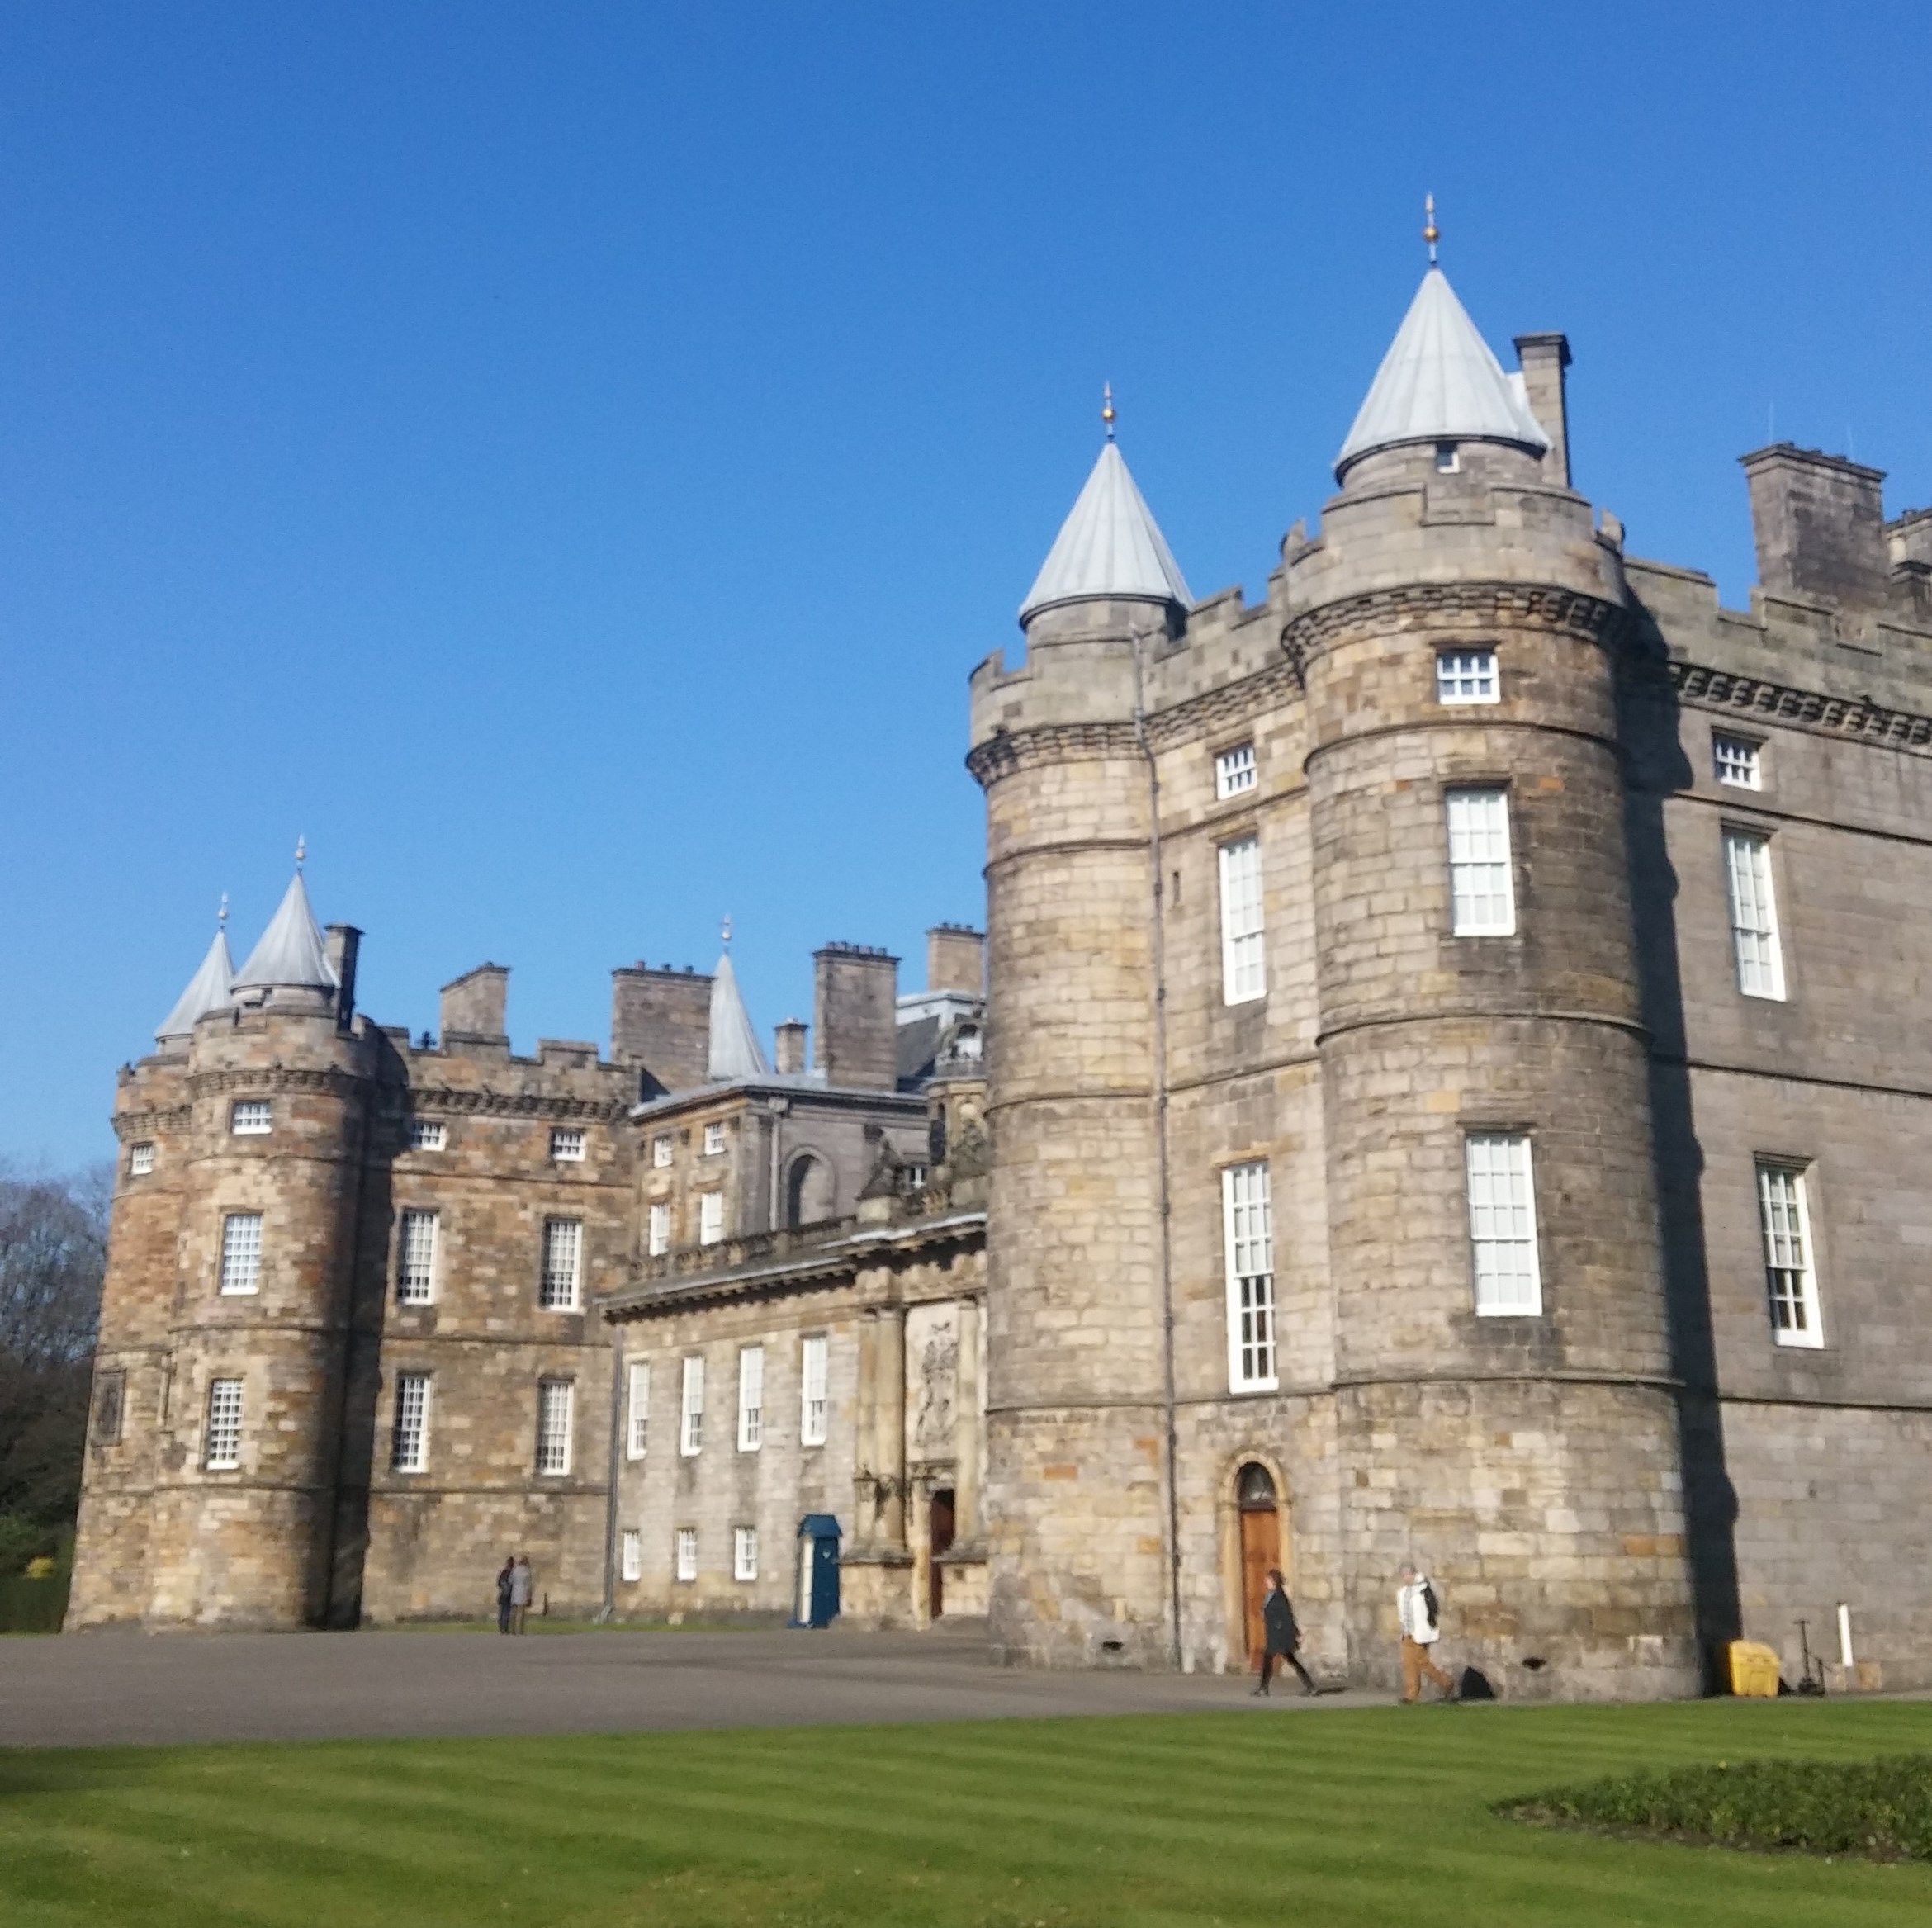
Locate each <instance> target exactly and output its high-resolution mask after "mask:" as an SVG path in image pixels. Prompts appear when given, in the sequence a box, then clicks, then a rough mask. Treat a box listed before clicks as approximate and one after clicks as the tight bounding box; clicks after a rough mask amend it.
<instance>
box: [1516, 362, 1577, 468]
mask: <svg viewBox="0 0 1932 1928" xmlns="http://www.w3.org/2000/svg"><path fill="white" fill-rule="evenodd" d="M1516 359H1517V362H1518V365H1519V366H1520V367H1522V386H1523V390H1524V392H1525V393H1526V394H1527V396H1529V405H1530V413H1531V414H1533V415H1534V416H1535V417H1536V418H1537V421H1538V422H1540V423H1541V424H1542V429H1543V433H1545V434H1546V435H1547V436H1548V437H1549V438H1550V452H1549V453H1548V454H1547V455H1546V456H1545V457H1543V467H1544V469H1545V470H1546V472H1547V473H1548V475H1549V476H1550V479H1551V481H1554V482H1560V483H1561V484H1562V485H1563V486H1564V487H1565V489H1567V488H1568V487H1569V486H1570V395H1569V382H1568V380H1567V378H1566V377H1565V373H1564V371H1565V369H1566V368H1568V367H1569V366H1570V337H1569V336H1568V335H1565V334H1519V335H1518V337H1517V338H1516Z"/></svg>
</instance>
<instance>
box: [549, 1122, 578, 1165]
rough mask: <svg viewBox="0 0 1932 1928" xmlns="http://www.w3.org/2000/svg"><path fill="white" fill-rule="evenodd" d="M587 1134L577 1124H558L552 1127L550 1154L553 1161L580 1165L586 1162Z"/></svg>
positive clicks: (561, 1163)
mask: <svg viewBox="0 0 1932 1928" xmlns="http://www.w3.org/2000/svg"><path fill="white" fill-rule="evenodd" d="M585 1136H586V1135H585V1133H584V1132H582V1131H580V1130H578V1129H577V1127H576V1126H575V1125H553V1126H552V1128H551V1133H550V1156H551V1160H552V1163H555V1164H559V1165H580V1164H582V1163H583V1162H584V1144H585Z"/></svg>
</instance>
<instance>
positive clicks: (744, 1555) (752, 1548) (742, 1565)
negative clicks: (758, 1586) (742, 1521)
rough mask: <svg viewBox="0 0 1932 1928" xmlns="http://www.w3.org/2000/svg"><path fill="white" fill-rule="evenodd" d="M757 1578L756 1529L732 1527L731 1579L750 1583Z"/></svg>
mask: <svg viewBox="0 0 1932 1928" xmlns="http://www.w3.org/2000/svg"><path fill="white" fill-rule="evenodd" d="M757 1577H758V1529H757V1528H756V1527H733V1528H732V1579H733V1580H744V1581H751V1580H756V1579H757Z"/></svg>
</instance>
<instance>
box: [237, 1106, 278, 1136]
mask: <svg viewBox="0 0 1932 1928" xmlns="http://www.w3.org/2000/svg"><path fill="white" fill-rule="evenodd" d="M274 1129H275V1105H274V1101H272V1099H269V1098H237V1099H236V1100H235V1101H234V1104H233V1105H231V1106H230V1107H229V1112H228V1135H229V1136H230V1138H263V1137H266V1136H267V1135H268V1133H270V1132H271V1131H272V1130H274Z"/></svg>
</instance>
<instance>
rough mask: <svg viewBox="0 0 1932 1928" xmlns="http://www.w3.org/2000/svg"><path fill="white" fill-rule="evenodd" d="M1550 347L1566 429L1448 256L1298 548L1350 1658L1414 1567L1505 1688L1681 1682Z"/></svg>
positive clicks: (1640, 1107)
mask: <svg viewBox="0 0 1932 1928" xmlns="http://www.w3.org/2000/svg"><path fill="white" fill-rule="evenodd" d="M1541 339H1543V340H1544V341H1545V343H1546V346H1549V347H1550V348H1551V353H1550V354H1549V356H1547V357H1546V358H1545V366H1544V367H1543V369H1542V371H1541V372H1542V374H1543V375H1544V376H1545V377H1546V378H1547V379H1546V392H1545V393H1544V394H1542V395H1541V396H1539V397H1538V400H1539V402H1540V403H1541V408H1542V415H1543V420H1546V421H1547V420H1550V419H1551V418H1552V417H1554V418H1555V420H1556V435H1555V436H1553V435H1552V434H1551V433H1547V432H1546V430H1545V429H1544V427H1543V425H1542V422H1541V421H1539V419H1538V417H1537V414H1536V413H1534V412H1532V409H1531V407H1530V405H1529V400H1528V396H1527V393H1526V391H1525V390H1524V388H1523V387H1522V385H1521V378H1520V377H1519V378H1516V379H1514V380H1513V379H1512V378H1511V377H1507V376H1505V375H1504V374H1503V372H1502V370H1501V368H1500V367H1499V366H1498V364H1497V362H1496V360H1495V358H1494V356H1493V355H1492V354H1491V353H1489V349H1488V348H1487V346H1486V345H1485V343H1484V342H1483V341H1482V339H1481V337H1480V335H1479V334H1477V332H1476V330H1475V327H1474V325H1473V324H1472V323H1471V322H1470V320H1469V317H1468V315H1466V313H1465V312H1464V310H1463V309H1462V307H1461V304H1460V303H1459V302H1458V301H1456V296H1455V295H1454V294H1453V292H1452V291H1451V290H1450V288H1449V286H1448V283H1447V281H1446V280H1445V279H1444V277H1442V274H1441V272H1439V271H1438V270H1437V269H1436V268H1433V267H1432V268H1431V269H1430V271H1429V272H1428V276H1427V277H1425V279H1424V282H1423V287H1422V289H1421V291H1420V292H1419V293H1418V296H1417V297H1416V301H1415V303H1414V305H1413V307H1412V308H1411V310H1410V311H1409V316H1408V318H1407V320H1405V321H1404V324H1403V328H1402V330H1401V332H1400V333H1399V334H1398V336H1397V338H1396V340H1395V344H1394V345H1393V346H1392V347H1391V348H1390V351H1389V355H1388V357H1387V358H1386V359H1385V362H1384V363H1383V365H1382V368H1381V370H1380V373H1379V374H1378V375H1377V377H1376V383H1375V386H1373V388H1372V389H1371V392H1370V395H1369V397H1368V400H1367V401H1366V403H1365V404H1364V405H1363V408H1362V410H1361V415H1360V416H1359V417H1358V418H1357V423H1356V424H1355V427H1354V429H1353V431H1352V433H1351V435H1350V437H1349V439H1348V442H1347V445H1346V446H1345V448H1344V449H1343V451H1342V457H1341V458H1340V460H1339V462H1338V465H1337V476H1338V481H1339V482H1340V484H1341V493H1340V494H1339V495H1338V496H1337V497H1335V498H1334V499H1333V500H1332V501H1331V502H1330V503H1329V504H1328V506H1327V507H1326V509H1324V515H1323V523H1322V532H1321V535H1320V538H1319V540H1318V541H1316V542H1314V543H1312V544H1309V545H1306V546H1305V547H1302V548H1300V550H1299V552H1291V553H1290V557H1289V561H1290V573H1289V595H1290V609H1292V610H1293V612H1294V613H1293V615H1292V617H1291V619H1290V623H1289V624H1288V627H1287V628H1286V632H1285V634H1284V642H1285V645H1286V648H1287V650H1288V651H1289V653H1290V657H1291V659H1292V660H1293V661H1295V662H1296V663H1297V664H1298V666H1299V667H1300V672H1301V674H1302V675H1303V677H1304V680H1305V689H1306V694H1307V716H1308V741H1309V752H1308V758H1307V765H1306V770H1307V776H1308V784H1309V811H1310V823H1311V831H1312V841H1313V868H1314V906H1315V931H1316V953H1317V980H1318V995H1319V1043H1318V1049H1319V1054H1320V1061H1321V1067H1322V1076H1323V1082H1324V1119H1325V1130H1326V1134H1327V1153H1326V1156H1327V1168H1328V1213H1329V1262H1330V1269H1331V1278H1332V1284H1333V1293H1334V1306H1335V1320H1334V1324H1335V1333H1336V1342H1335V1343H1336V1361H1335V1375H1336V1401H1337V1414H1338V1447H1339V1458H1340V1476H1341V1483H1342V1503H1343V1531H1344V1542H1345V1543H1344V1547H1343V1560H1344V1566H1345V1570H1346V1571H1347V1596H1348V1600H1349V1618H1350V1627H1349V1634H1350V1642H1351V1646H1352V1651H1353V1656H1354V1671H1355V1672H1356V1673H1357V1675H1365V1674H1366V1675H1367V1676H1368V1677H1370V1678H1371V1679H1372V1678H1378V1677H1380V1678H1382V1679H1385V1680H1387V1679H1392V1678H1393V1675H1394V1671H1395V1641H1394V1634H1395V1623H1394V1619H1393V1608H1394V1591H1395V1579H1396V1575H1397V1573H1398V1570H1399V1567H1400V1566H1401V1564H1402V1562H1403V1561H1405V1560H1413V1561H1414V1562H1415V1563H1416V1564H1417V1565H1418V1566H1422V1567H1423V1568H1425V1569H1426V1570H1428V1571H1429V1572H1430V1573H1431V1574H1432V1576H1433V1578H1434V1579H1435V1580H1436V1583H1437V1586H1438V1588H1439V1589H1441V1591H1442V1594H1443V1596H1444V1599H1445V1601H1446V1604H1447V1610H1448V1618H1447V1625H1448V1627H1449V1629H1450V1631H1451V1632H1452V1634H1453V1637H1454V1638H1453V1641H1452V1643H1451V1646H1450V1648H1449V1649H1448V1650H1447V1651H1451V1652H1452V1654H1453V1656H1454V1659H1455V1660H1456V1664H1458V1665H1461V1664H1464V1663H1466V1662H1473V1663H1475V1665H1479V1666H1480V1667H1482V1668H1483V1669H1484V1670H1485V1671H1486V1672H1488V1673H1489V1675H1491V1676H1492V1678H1493V1679H1494V1683H1495V1684H1496V1686H1497V1687H1498V1689H1499V1691H1501V1692H1503V1693H1504V1694H1506V1695H1507V1696H1508V1697H1510V1698H1534V1697H1537V1696H1539V1695H1543V1694H1558V1695H1561V1696H1562V1697H1564V1698H1591V1697H1593V1696H1595V1695H1608V1694H1612V1693H1614V1694H1617V1695H1619V1696H1622V1697H1627V1696H1630V1695H1632V1694H1640V1695H1641V1694H1660V1695H1662V1694H1678V1693H1692V1692H1695V1691H1696V1690H1697V1688H1698V1660H1697V1655H1696V1651H1695V1640H1694V1635H1693V1621H1692V1606H1691V1588H1690V1578H1689V1570H1688V1564H1687V1561H1686V1556H1685V1549H1684V1543H1683V1531H1684V1528H1683V1506H1682V1491H1681V1480H1680V1455H1679V1441H1678V1430H1677V1412H1676V1405H1675V1399H1674V1381H1673V1378H1672V1367H1671V1348H1670V1343H1669V1331H1668V1327H1667V1319H1666V1306H1665V1295H1664V1279H1663V1275H1662V1265H1661V1259H1660V1246H1659V1239H1658V1229H1657V1223H1656V1204H1655V1180H1654V1174H1653V1169H1652V1155H1653V1151H1652V1142H1651V1132H1650V1102H1649V1086H1648V1077H1647V1072H1648V1060H1647V1051H1646V1039H1645V1035H1644V1033H1643V1030H1642V1029H1641V1021H1640V1017H1639V1003H1638V988H1637V970H1636V957H1635V950H1634V940H1633V934H1632V926H1631V903H1630V887H1629V878H1628V869H1627V853H1626V849H1625V839H1624V822H1623V809H1624V798H1623V784H1622V775H1621V766H1620V761H1619V751H1618V746H1617V723H1616V709H1615V697H1614V687H1613V686H1614V664H1613V657H1614V655H1615V652H1616V650H1617V647H1618V639H1619V634H1620V626H1621V622H1622V604H1623V599H1624V598H1623V590H1622V583H1621V579H1620V565H1619V559H1618V556H1617V551H1616V549H1615V548H1614V547H1613V546H1612V544H1610V543H1609V542H1606V541H1603V540H1600V539H1599V538H1598V536H1597V535H1596V533H1594V531H1593V527H1592V521H1591V514H1590V510H1589V506H1588V505H1587V504H1586V503H1585V502H1584V500H1583V499H1582V498H1581V497H1580V496H1579V495H1575V494H1574V493H1573V492H1572V491H1571V490H1570V486H1569V477H1568V472H1567V462H1566V458H1565V452H1564V449H1563V447H1562V443H1561V441H1560V435H1561V416H1560V370H1561V366H1562V362H1563V360H1564V359H1565V357H1564V356H1563V354H1562V353H1561V348H1560V341H1559V342H1556V343H1549V341H1548V338H1541ZM1547 383H1554V384H1555V385H1556V386H1547Z"/></svg>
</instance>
